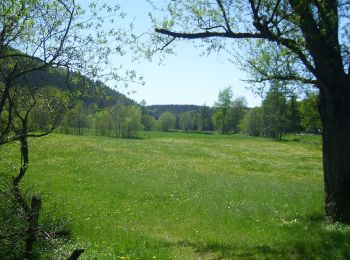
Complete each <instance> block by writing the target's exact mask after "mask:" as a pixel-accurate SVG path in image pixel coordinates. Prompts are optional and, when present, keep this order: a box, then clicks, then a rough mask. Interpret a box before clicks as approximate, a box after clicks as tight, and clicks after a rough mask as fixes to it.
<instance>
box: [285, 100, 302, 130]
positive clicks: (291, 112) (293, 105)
mask: <svg viewBox="0 0 350 260" xmlns="http://www.w3.org/2000/svg"><path fill="white" fill-rule="evenodd" d="M298 105H299V104H298V102H297V100H296V96H295V95H292V96H291V98H290V100H289V101H288V104H287V124H288V125H287V128H286V131H287V132H289V133H297V132H299V131H300V114H299V109H298Z"/></svg>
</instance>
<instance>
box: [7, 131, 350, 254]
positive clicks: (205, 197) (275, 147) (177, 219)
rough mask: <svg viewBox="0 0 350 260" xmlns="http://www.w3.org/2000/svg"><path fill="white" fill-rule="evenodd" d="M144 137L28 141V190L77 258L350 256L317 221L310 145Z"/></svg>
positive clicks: (317, 190)
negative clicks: (67, 234) (62, 226)
mask: <svg viewBox="0 0 350 260" xmlns="http://www.w3.org/2000/svg"><path fill="white" fill-rule="evenodd" d="M144 138H145V139H143V140H120V139H115V138H104V137H93V136H68V135H58V134H55V135H51V136H48V137H45V138H41V139H35V140H31V143H30V145H31V164H30V168H29V170H28V176H27V177H26V179H25V185H26V186H31V187H32V189H33V190H34V191H36V192H39V193H41V194H42V197H43V202H44V206H43V207H44V211H45V210H46V211H48V212H50V211H51V209H52V208H56V209H57V208H58V209H59V212H58V213H57V214H61V215H65V216H67V217H68V218H69V219H71V225H70V226H71V230H72V234H73V238H74V239H75V240H76V241H77V243H78V244H79V245H81V246H83V247H85V248H86V252H85V253H84V254H83V257H82V259H93V258H96V259H127V258H130V259H138V258H139V259H198V258H199V257H201V259H219V258H220V259H235V258H244V259H247V258H248V259H250V258H254V259H255V258H263V259H265V258H270V259H275V258H281V259H285V258H292V259H293V258H319V259H331V258H332V259H336V258H338V259H342V258H344V259H345V258H348V257H350V245H349V243H350V242H349V241H350V228H348V227H346V226H342V225H331V224H327V223H326V222H325V221H324V216H323V197H324V194H323V181H322V180H323V176H322V160H321V147H320V143H319V142H317V141H316V142H314V141H312V142H301V141H293V138H289V139H288V140H287V141H284V142H274V141H271V140H268V139H263V138H252V137H246V136H240V135H225V136H221V135H218V134H212V135H209V134H195V133H191V134H187V133H179V132H173V133H160V132H151V133H145V135H144ZM315 138H317V137H315ZM315 140H316V139H315ZM1 152H2V153H4V151H1ZM4 154H5V153H4ZM6 154H7V158H5V159H4V160H2V161H1V162H0V164H1V165H2V167H3V169H8V168H10V167H11V165H12V163H11V160H12V159H11V158H15V159H18V158H16V156H17V157H18V151H17V150H16V149H15V148H13V147H12V148H11V147H7V152H6Z"/></svg>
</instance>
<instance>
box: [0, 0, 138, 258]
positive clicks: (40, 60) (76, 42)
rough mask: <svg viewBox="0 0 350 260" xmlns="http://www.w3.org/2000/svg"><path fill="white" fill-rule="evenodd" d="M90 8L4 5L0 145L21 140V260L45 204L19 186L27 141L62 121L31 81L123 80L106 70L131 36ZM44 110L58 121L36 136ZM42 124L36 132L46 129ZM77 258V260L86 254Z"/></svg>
mask: <svg viewBox="0 0 350 260" xmlns="http://www.w3.org/2000/svg"><path fill="white" fill-rule="evenodd" d="M89 6H90V8H91V10H90V11H91V12H90V13H89V12H85V11H84V10H83V9H82V8H81V7H80V6H79V5H77V4H76V3H75V0H6V1H1V4H0V120H1V125H0V145H3V144H5V143H8V142H13V141H19V144H20V150H21V165H20V169H19V173H18V175H17V176H15V177H14V178H13V181H12V188H13V195H14V197H15V200H16V201H17V202H18V205H20V206H21V207H22V210H23V211H24V212H25V214H26V221H27V232H26V238H25V242H24V243H23V247H24V250H23V252H24V253H23V255H21V256H18V258H24V259H32V256H33V244H34V242H35V241H36V239H37V232H38V230H37V229H38V218H39V211H40V205H41V199H40V197H39V196H33V197H32V200H31V202H28V201H26V200H25V199H24V196H23V194H22V192H21V190H20V182H21V180H22V179H23V178H24V176H25V175H26V172H27V169H28V166H29V141H28V139H29V138H31V137H40V136H43V135H47V134H49V133H51V132H52V131H53V129H54V128H55V127H56V126H57V125H56V123H57V122H58V121H57V120H56V119H57V118H59V116H61V117H62V116H63V113H61V112H60V111H59V110H56V108H57V109H58V107H55V105H57V104H58V103H55V102H52V103H51V101H53V99H45V98H44V97H42V98H40V97H37V96H35V93H36V91H37V88H38V86H37V85H35V84H29V80H28V78H29V77H30V76H32V75H33V74H34V73H36V72H40V71H45V70H49V69H50V68H60V69H61V70H62V71H64V72H65V73H66V78H67V82H68V83H69V82H70V81H72V80H79V79H80V78H83V77H81V76H82V75H83V74H84V75H89V76H90V77H91V78H92V79H94V78H96V77H97V76H98V75H99V74H100V73H101V72H102V71H103V74H105V75H109V76H110V77H112V78H114V79H120V77H118V75H116V74H115V72H114V71H113V69H112V70H111V71H107V69H108V64H109V56H110V54H111V53H117V52H118V53H122V49H121V46H120V45H119V44H118V43H120V42H121V41H123V42H124V39H125V38H126V37H124V35H123V37H120V35H121V32H120V31H119V30H117V29H108V31H105V29H104V28H103V26H102V25H103V23H104V21H105V19H103V18H102V17H99V16H98V15H97V13H98V12H97V10H96V9H97V8H98V7H97V5H96V4H94V3H91V4H90V5H89ZM102 9H104V10H105V11H106V12H107V13H109V14H110V16H116V15H115V14H116V11H117V9H115V8H112V7H110V6H105V7H103V8H102ZM102 9H99V11H103V10H102ZM109 21H110V20H109ZM108 38H113V39H114V40H115V43H114V44H115V46H116V48H110V47H109V46H108V41H107V39H108ZM71 71H74V72H76V73H75V77H72V76H71V74H70V72H71ZM134 75H135V73H130V74H129V78H131V79H133V78H135V76H134ZM68 85H69V84H68ZM44 107H47V108H49V113H46V112H47V111H46V112H45V117H46V119H48V117H47V116H48V115H49V114H50V113H51V112H52V113H53V115H54V116H56V119H55V120H54V121H53V122H51V123H50V125H49V126H48V128H49V129H45V132H44V133H40V134H36V133H33V132H32V130H33V129H32V128H31V125H30V123H31V117H32V118H33V115H34V114H33V113H32V112H33V111H35V110H38V109H41V108H44ZM36 123H38V122H36ZM41 123H42V122H41ZM41 123H40V125H39V124H37V127H40V128H41V127H43V125H42V124H41ZM44 128H46V126H45V127H44ZM76 253H77V254H76V256H75V258H77V257H78V256H79V255H80V254H81V253H82V251H81V250H80V251H79V254H78V252H76Z"/></svg>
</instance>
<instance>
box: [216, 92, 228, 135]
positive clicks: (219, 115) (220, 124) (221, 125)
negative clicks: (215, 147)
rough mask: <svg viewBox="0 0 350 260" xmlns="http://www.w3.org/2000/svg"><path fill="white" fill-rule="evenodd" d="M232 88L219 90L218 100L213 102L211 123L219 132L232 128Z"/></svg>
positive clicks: (226, 131) (225, 131)
mask: <svg viewBox="0 0 350 260" xmlns="http://www.w3.org/2000/svg"><path fill="white" fill-rule="evenodd" d="M232 97H233V93H232V89H231V87H228V88H225V89H222V90H220V92H219V96H218V101H217V102H215V104H214V115H213V123H214V126H215V128H216V129H220V131H221V133H222V134H223V133H228V132H229V131H230V130H231V128H232V118H231V110H232Z"/></svg>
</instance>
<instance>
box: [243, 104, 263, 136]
mask: <svg viewBox="0 0 350 260" xmlns="http://www.w3.org/2000/svg"><path fill="white" fill-rule="evenodd" d="M262 116H263V113H262V109H261V107H254V108H251V109H249V110H248V112H247V113H246V114H245V115H244V117H243V119H242V120H241V122H240V124H239V129H240V131H242V132H243V133H245V134H248V135H252V136H261V135H262V132H263V122H262Z"/></svg>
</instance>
